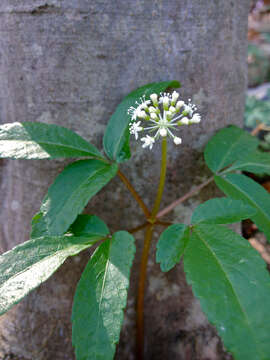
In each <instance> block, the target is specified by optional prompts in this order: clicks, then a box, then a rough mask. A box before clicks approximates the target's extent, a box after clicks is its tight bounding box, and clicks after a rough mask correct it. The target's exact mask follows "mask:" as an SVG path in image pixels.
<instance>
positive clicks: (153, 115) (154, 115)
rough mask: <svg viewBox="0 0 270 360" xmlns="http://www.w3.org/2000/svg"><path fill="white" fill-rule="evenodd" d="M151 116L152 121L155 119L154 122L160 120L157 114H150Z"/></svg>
mask: <svg viewBox="0 0 270 360" xmlns="http://www.w3.org/2000/svg"><path fill="white" fill-rule="evenodd" d="M150 116H151V119H153V120H155V121H157V120H158V116H157V114H156V113H154V112H151V113H150Z"/></svg>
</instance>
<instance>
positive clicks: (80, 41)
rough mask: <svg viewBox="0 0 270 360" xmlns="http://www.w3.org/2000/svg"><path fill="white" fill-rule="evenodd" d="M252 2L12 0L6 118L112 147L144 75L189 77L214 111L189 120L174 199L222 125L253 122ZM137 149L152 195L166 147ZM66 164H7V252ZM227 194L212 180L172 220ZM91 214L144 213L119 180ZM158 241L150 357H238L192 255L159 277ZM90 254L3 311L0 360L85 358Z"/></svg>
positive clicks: (123, 350)
mask: <svg viewBox="0 0 270 360" xmlns="http://www.w3.org/2000/svg"><path fill="white" fill-rule="evenodd" d="M248 10H249V0H237V1H236V0H230V1H229V0H228V1H224V0H215V1H209V0H181V1H178V0H163V1H162V0H154V1H147V0H144V1H142V0H115V1H105V0H96V1H86V0H78V1H77V0H61V1H57V0H47V1H45V0H27V2H26V1H19V0H2V1H1V4H0V31H1V33H0V67H1V72H0V81H1V89H0V121H1V123H4V122H14V121H42V122H47V123H55V124H60V125H63V126H66V127H68V128H70V129H72V130H74V131H76V132H78V133H79V134H81V135H83V136H84V137H86V138H87V139H88V140H90V141H91V142H92V143H93V144H95V145H97V146H101V139H102V133H103V131H104V129H105V127H106V124H107V121H108V119H109V116H110V114H112V112H113V111H114V109H115V107H116V105H117V104H118V102H119V101H121V99H122V97H123V96H124V95H126V94H127V93H128V92H129V91H131V90H132V89H134V88H136V87H138V86H141V85H143V84H145V83H147V82H153V81H160V80H167V79H178V80H180V81H181V83H182V90H181V96H182V97H183V98H184V99H185V100H187V98H189V97H192V98H193V100H194V101H195V102H196V103H197V104H198V107H199V110H200V112H201V113H202V118H203V120H202V122H201V124H200V125H199V126H194V127H189V128H186V129H183V132H182V138H183V145H181V146H180V147H177V148H176V147H175V146H170V152H169V170H168V178H167V189H166V193H165V196H164V199H163V205H164V206H165V205H166V204H168V203H169V202H170V201H172V200H174V199H175V198H176V197H179V196H180V195H181V194H183V193H184V192H186V191H188V190H189V189H190V188H191V187H192V186H193V185H195V184H199V183H200V182H201V181H203V180H204V179H206V177H207V176H208V175H209V172H208V170H207V169H206V167H205V166H204V165H203V161H202V149H203V146H204V144H205V142H206V141H207V139H208V138H209V137H210V136H211V135H212V134H213V132H214V131H215V130H217V129H218V128H221V127H223V126H225V125H227V124H229V123H233V124H238V125H240V126H241V124H242V116H243V103H244V101H243V100H244V90H245V86H246V64H245V58H246V30H247V14H248ZM132 150H133V154H134V155H133V159H134V161H135V164H133V165H132V164H129V163H128V164H125V165H123V166H122V170H123V171H124V172H125V171H126V172H127V173H128V176H129V178H130V180H131V181H132V182H133V183H135V184H136V188H137V189H138V191H139V192H141V193H142V194H143V195H144V197H145V199H146V203H147V204H150V203H151V202H152V201H153V198H154V195H155V186H156V185H157V182H158V174H159V158H160V149H159V148H158V147H156V148H155V149H154V150H153V151H152V152H149V151H144V150H142V149H141V147H140V145H139V144H135V143H132ZM65 164H66V162H63V161H60V160H57V161H47V160H46V161H30V162H28V161H8V160H1V163H0V165H1V168H0V170H1V174H0V186H1V192H0V201H1V209H0V218H1V238H0V249H1V251H6V250H8V249H10V248H12V247H13V246H15V245H16V244H18V243H20V242H23V241H25V240H27V239H28V237H29V230H30V221H31V217H32V216H33V215H34V214H35V213H36V212H37V211H38V209H39V206H40V203H41V200H42V198H43V196H44V195H45V194H46V191H47V188H48V185H49V184H51V183H52V181H53V179H54V177H55V175H56V174H58V173H59V171H60V170H61V169H63V167H64V165H65ZM216 193H217V190H216V189H215V187H214V186H209V187H207V188H206V189H205V191H203V192H202V193H200V194H199V195H198V196H196V197H194V198H193V199H192V200H190V201H188V202H187V203H185V204H184V205H182V206H179V207H178V208H176V209H175V211H174V212H173V213H172V214H171V215H170V216H171V218H172V219H174V220H175V219H177V220H180V221H185V220H186V221H187V220H188V218H189V216H190V213H191V211H192V209H193V208H194V207H195V206H196V205H197V204H199V202H201V201H203V200H206V199H208V198H209V197H211V196H213V195H215V194H216ZM112 209H113V212H112ZM88 211H89V212H92V213H93V212H94V213H95V214H97V215H99V216H101V218H103V219H104V220H105V221H106V222H107V223H108V225H109V226H110V227H111V229H112V230H116V229H127V228H131V227H133V226H136V225H138V223H139V222H140V220H141V219H142V216H141V212H140V210H139V209H138V207H137V205H136V204H134V203H133V202H132V199H131V197H130V195H129V194H127V192H126V189H125V188H124V186H123V185H122V184H120V183H119V182H118V181H117V179H115V180H113V181H112V183H111V184H109V186H107V187H106V189H104V190H102V191H101V193H100V195H98V196H96V197H95V198H94V199H93V200H92V201H91V202H90V204H89V206H88ZM112 214H113V215H112ZM136 215H137V216H138V218H136ZM156 238H157V236H156ZM155 241H156V240H155ZM155 241H154V242H153V244H152V258H151V259H150V262H149V268H148V270H149V282H148V289H147V293H146V319H145V327H146V344H145V353H146V359H155V360H158V359H170V360H174V359H177V360H180V359H183V360H184V359H185V360H189V359H202V360H203V359H204V360H206V359H211V360H214V359H229V358H230V355H228V354H226V353H225V351H224V349H223V348H222V344H221V341H220V339H219V338H218V336H217V334H216V331H215V329H214V328H213V327H212V326H211V325H209V324H208V322H207V320H206V319H205V317H204V315H203V314H202V312H201V310H200V307H199V305H198V302H197V301H196V300H195V299H194V297H193V295H192V292H191V289H190V287H189V286H188V285H187V284H186V282H185V277H184V273H183V270H182V266H181V264H180V265H179V266H177V267H176V268H175V269H174V270H172V271H170V272H169V273H167V274H162V273H161V272H160V269H159V266H158V265H156V264H155V261H154V250H155ZM137 243H138V250H137V257H136V260H135V263H134V269H133V272H132V276H131V281H132V285H131V288H130V292H129V300H128V307H127V310H126V316H125V322H124V327H123V331H122V334H121V341H120V345H119V347H118V350H117V355H116V358H117V359H121V360H122V359H126V360H131V359H134V355H133V354H134V336H135V330H134V321H135V316H134V314H135V311H134V306H135V300H134V299H135V292H136V280H137V268H138V263H139V257H140V253H141V244H142V234H138V236H137ZM88 258H89V252H86V253H84V254H83V255H81V256H78V257H76V258H73V259H70V260H68V261H67V262H66V263H65V265H64V266H63V267H62V268H61V269H60V270H59V271H58V272H57V273H56V274H55V275H54V276H53V277H52V278H51V279H49V281H47V282H46V283H45V284H44V285H42V286H40V288H38V289H37V290H36V291H34V292H33V293H32V294H30V295H29V296H28V297H27V298H26V299H24V300H23V301H22V302H21V303H20V304H18V305H17V306H15V307H14V308H12V309H11V310H10V311H9V312H8V313H7V314H6V315H4V316H3V317H2V318H1V319H0V359H11V358H12V359H25V360H30V359H31V360H32V359H33V360H34V359H35V360H39V359H40V360H47V359H56V360H64V359H69V360H71V359H74V355H73V350H72V347H71V325H70V316H71V307H72V297H73V295H74V291H75V286H76V283H77V281H78V279H79V276H80V273H81V271H82V269H83V266H84V264H85V263H86V261H87V259H88ZM12 356H13V357H12Z"/></svg>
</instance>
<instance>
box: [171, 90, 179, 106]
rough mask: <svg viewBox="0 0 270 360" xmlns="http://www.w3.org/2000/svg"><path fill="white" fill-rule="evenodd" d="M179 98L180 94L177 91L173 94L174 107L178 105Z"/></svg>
mask: <svg viewBox="0 0 270 360" xmlns="http://www.w3.org/2000/svg"><path fill="white" fill-rule="evenodd" d="M178 98H179V93H178V92H177V91H174V92H173V93H172V104H173V105H174V104H175V103H176V100H177V99H178Z"/></svg>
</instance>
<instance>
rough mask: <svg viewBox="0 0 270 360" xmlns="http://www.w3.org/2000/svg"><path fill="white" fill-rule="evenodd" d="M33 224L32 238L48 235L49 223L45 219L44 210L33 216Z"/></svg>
mask: <svg viewBox="0 0 270 360" xmlns="http://www.w3.org/2000/svg"><path fill="white" fill-rule="evenodd" d="M31 226H32V231H31V236H30V237H31V239H34V238H38V237H42V236H46V235H47V234H48V229H47V224H46V222H45V221H44V218H43V214H42V212H39V213H37V214H35V215H34V216H33V218H32V222H31Z"/></svg>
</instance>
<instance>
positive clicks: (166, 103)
mask: <svg viewBox="0 0 270 360" xmlns="http://www.w3.org/2000/svg"><path fill="white" fill-rule="evenodd" d="M162 102H163V108H164V110H169V104H170V99H169V98H168V96H164V97H163V100H162Z"/></svg>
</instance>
